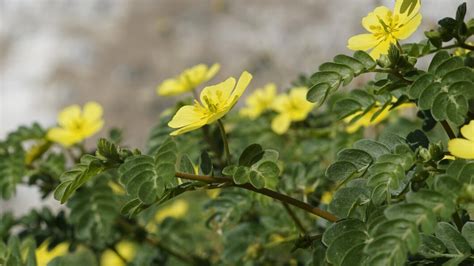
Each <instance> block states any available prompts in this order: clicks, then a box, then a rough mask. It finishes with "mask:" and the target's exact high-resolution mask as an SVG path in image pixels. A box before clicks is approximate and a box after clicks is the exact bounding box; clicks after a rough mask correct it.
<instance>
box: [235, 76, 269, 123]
mask: <svg viewBox="0 0 474 266" xmlns="http://www.w3.org/2000/svg"><path fill="white" fill-rule="evenodd" d="M275 95H276V86H275V84H273V83H268V84H267V85H265V86H264V87H263V88H260V89H257V90H255V91H254V92H253V93H252V94H250V95H249V96H248V97H247V99H246V100H245V103H246V104H247V107H245V108H242V109H241V110H240V114H241V115H243V116H247V117H249V118H251V119H255V118H257V117H259V116H260V115H261V114H262V113H263V112H265V111H266V110H268V109H270V107H271V106H272V104H273V101H274V100H275Z"/></svg>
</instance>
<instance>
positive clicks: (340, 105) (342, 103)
mask: <svg viewBox="0 0 474 266" xmlns="http://www.w3.org/2000/svg"><path fill="white" fill-rule="evenodd" d="M361 108H362V105H361V104H360V103H359V102H357V101H356V100H353V99H342V100H339V101H337V102H336V104H335V105H334V108H333V109H334V111H335V112H336V114H337V119H343V118H345V117H347V116H349V115H351V114H354V113H355V112H357V111H360V110H361Z"/></svg>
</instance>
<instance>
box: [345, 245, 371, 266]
mask: <svg viewBox="0 0 474 266" xmlns="http://www.w3.org/2000/svg"><path fill="white" fill-rule="evenodd" d="M364 248H365V243H362V244H358V245H355V246H353V247H352V248H350V249H349V250H348V251H347V252H346V254H345V255H344V257H343V258H342V261H341V266H355V265H361V266H362V265H366V260H367V256H366V255H365V254H364Z"/></svg>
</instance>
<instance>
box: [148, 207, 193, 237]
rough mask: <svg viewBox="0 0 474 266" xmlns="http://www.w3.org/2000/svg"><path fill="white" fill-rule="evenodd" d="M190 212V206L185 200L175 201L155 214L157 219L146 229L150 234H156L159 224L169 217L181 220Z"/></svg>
mask: <svg viewBox="0 0 474 266" xmlns="http://www.w3.org/2000/svg"><path fill="white" fill-rule="evenodd" d="M188 210H189V204H188V202H187V201H185V200H183V199H178V200H175V201H173V202H172V203H171V204H169V205H168V206H165V207H164V208H160V209H159V210H158V211H157V212H156V214H155V219H154V220H152V221H151V222H149V223H148V224H147V225H146V229H147V231H148V232H150V233H154V232H155V231H156V224H157V223H161V222H162V221H163V220H164V219H166V218H168V217H173V218H176V219H180V218H182V217H184V216H185V215H186V214H187V213H188Z"/></svg>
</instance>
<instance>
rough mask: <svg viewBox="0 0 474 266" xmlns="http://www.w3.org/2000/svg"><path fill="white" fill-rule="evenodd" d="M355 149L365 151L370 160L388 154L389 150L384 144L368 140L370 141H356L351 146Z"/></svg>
mask: <svg viewBox="0 0 474 266" xmlns="http://www.w3.org/2000/svg"><path fill="white" fill-rule="evenodd" d="M352 146H353V147H354V148H355V149H359V150H363V151H366V152H367V153H368V154H370V156H372V158H373V159H374V160H375V159H377V158H378V157H380V156H382V155H383V154H387V153H390V149H389V148H388V147H387V146H385V145H384V144H382V143H380V142H377V141H374V140H370V139H361V140H358V141H356V142H355V143H354V145H352Z"/></svg>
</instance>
